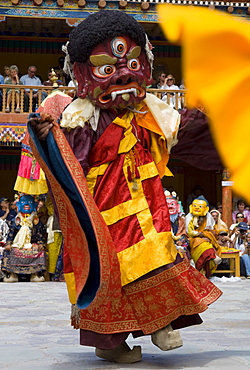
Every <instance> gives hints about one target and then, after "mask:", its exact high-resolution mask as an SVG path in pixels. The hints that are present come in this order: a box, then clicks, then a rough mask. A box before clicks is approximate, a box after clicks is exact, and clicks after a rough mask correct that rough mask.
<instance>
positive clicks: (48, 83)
mask: <svg viewBox="0 0 250 370" xmlns="http://www.w3.org/2000/svg"><path fill="white" fill-rule="evenodd" d="M51 77H52V72H51V71H48V79H47V81H44V82H43V85H44V86H53V81H51ZM57 77H58V75H57ZM56 82H57V84H58V86H62V85H63V83H62V81H61V80H57V81H56Z"/></svg>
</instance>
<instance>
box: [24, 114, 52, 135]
mask: <svg viewBox="0 0 250 370" xmlns="http://www.w3.org/2000/svg"><path fill="white" fill-rule="evenodd" d="M28 123H30V124H31V126H32V127H33V128H34V130H35V132H36V134H37V137H38V139H39V140H46V137H47V136H48V133H49V131H50V130H51V129H52V127H53V118H52V117H51V116H50V115H44V116H43V117H41V118H37V117H34V118H31V119H30V120H29V121H28Z"/></svg>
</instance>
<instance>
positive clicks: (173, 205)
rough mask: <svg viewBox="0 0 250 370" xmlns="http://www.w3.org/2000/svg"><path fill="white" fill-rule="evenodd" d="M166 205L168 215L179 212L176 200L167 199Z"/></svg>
mask: <svg viewBox="0 0 250 370" xmlns="http://www.w3.org/2000/svg"><path fill="white" fill-rule="evenodd" d="M166 200H167V205H168V210H169V214H170V215H176V214H177V213H179V212H180V205H179V203H178V202H177V200H175V199H173V198H167V199H166Z"/></svg>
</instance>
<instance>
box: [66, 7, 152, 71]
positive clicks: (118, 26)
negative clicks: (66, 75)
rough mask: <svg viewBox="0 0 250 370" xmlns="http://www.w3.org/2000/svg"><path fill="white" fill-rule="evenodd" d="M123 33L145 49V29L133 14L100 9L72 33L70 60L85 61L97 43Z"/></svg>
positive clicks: (69, 49)
mask: <svg viewBox="0 0 250 370" xmlns="http://www.w3.org/2000/svg"><path fill="white" fill-rule="evenodd" d="M121 35H126V36H129V37H131V38H132V39H133V40H134V41H136V42H137V44H138V45H139V46H141V48H142V49H143V50H144V49H145V44H146V36H145V31H144V29H143V27H142V26H141V25H140V24H139V23H138V22H137V21H136V20H135V19H134V18H133V17H132V16H130V15H128V14H126V13H124V12H122V11H120V10H100V11H99V12H97V13H94V14H91V15H90V16H89V17H88V18H86V19H85V20H84V21H82V22H81V23H80V24H79V25H78V26H77V27H76V28H75V29H74V30H73V31H72V32H71V33H70V36H69V44H68V53H69V56H70V62H71V63H72V64H73V63H74V62H79V63H85V62H86V61H87V60H88V58H89V56H90V54H91V52H92V50H93V48H94V47H95V46H96V45H98V44H100V43H102V42H104V41H105V40H107V39H109V38H112V37H116V36H121Z"/></svg>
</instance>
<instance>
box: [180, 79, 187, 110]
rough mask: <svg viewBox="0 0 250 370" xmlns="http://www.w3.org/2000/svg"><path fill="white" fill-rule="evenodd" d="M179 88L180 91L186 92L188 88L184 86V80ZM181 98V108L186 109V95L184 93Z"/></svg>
mask: <svg viewBox="0 0 250 370" xmlns="http://www.w3.org/2000/svg"><path fill="white" fill-rule="evenodd" d="M179 88H180V90H186V86H185V84H184V78H183V79H182V80H181V84H180V87H179ZM180 96H181V107H182V108H185V106H186V101H185V95H184V94H183V93H182V94H180Z"/></svg>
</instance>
